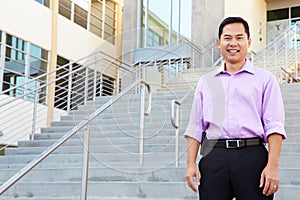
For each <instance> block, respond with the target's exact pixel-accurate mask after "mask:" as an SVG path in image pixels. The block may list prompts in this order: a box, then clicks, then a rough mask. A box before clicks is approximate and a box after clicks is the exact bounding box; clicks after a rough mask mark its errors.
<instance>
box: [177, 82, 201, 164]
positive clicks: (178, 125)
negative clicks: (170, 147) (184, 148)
mask: <svg viewBox="0 0 300 200" xmlns="http://www.w3.org/2000/svg"><path fill="white" fill-rule="evenodd" d="M196 86H197V83H196V84H195V85H194V86H193V88H192V90H189V91H188V92H187V93H186V94H185V95H184V97H183V98H182V99H181V100H178V99H173V100H172V101H171V124H172V126H173V127H174V128H175V129H176V131H175V161H176V162H175V166H176V167H178V166H179V159H178V158H179V132H180V106H181V105H182V103H183V102H184V101H185V100H186V98H187V97H188V96H189V95H190V94H191V92H193V91H194V89H195V88H196ZM175 105H177V109H176V119H175V116H174V115H175Z"/></svg>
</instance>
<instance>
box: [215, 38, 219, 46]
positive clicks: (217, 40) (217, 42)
mask: <svg viewBox="0 0 300 200" xmlns="http://www.w3.org/2000/svg"><path fill="white" fill-rule="evenodd" d="M216 45H217V46H218V48H220V39H219V38H217V39H216Z"/></svg>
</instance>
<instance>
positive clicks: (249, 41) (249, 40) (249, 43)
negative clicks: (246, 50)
mask: <svg viewBox="0 0 300 200" xmlns="http://www.w3.org/2000/svg"><path fill="white" fill-rule="evenodd" d="M250 45H251V38H249V39H248V47H250Z"/></svg>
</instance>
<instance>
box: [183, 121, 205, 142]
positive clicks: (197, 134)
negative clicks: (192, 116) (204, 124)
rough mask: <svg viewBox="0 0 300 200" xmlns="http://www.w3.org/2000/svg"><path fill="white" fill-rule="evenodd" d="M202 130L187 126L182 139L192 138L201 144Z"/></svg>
mask: <svg viewBox="0 0 300 200" xmlns="http://www.w3.org/2000/svg"><path fill="white" fill-rule="evenodd" d="M202 133H203V130H202V129H201V128H199V127H198V126H194V125H188V126H187V128H186V129H185V132H184V137H185V138H186V137H192V138H194V139H195V140H197V141H198V142H200V143H201V140H202Z"/></svg>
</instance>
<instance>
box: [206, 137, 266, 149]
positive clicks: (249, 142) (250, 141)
mask: <svg viewBox="0 0 300 200" xmlns="http://www.w3.org/2000/svg"><path fill="white" fill-rule="evenodd" d="M208 141H210V140H208ZM211 142H213V141H211ZM263 144H264V141H263V140H262V139H261V138H246V139H242V138H241V139H219V140H217V141H215V145H214V147H223V148H227V149H232V148H241V147H247V146H255V145H263Z"/></svg>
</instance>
